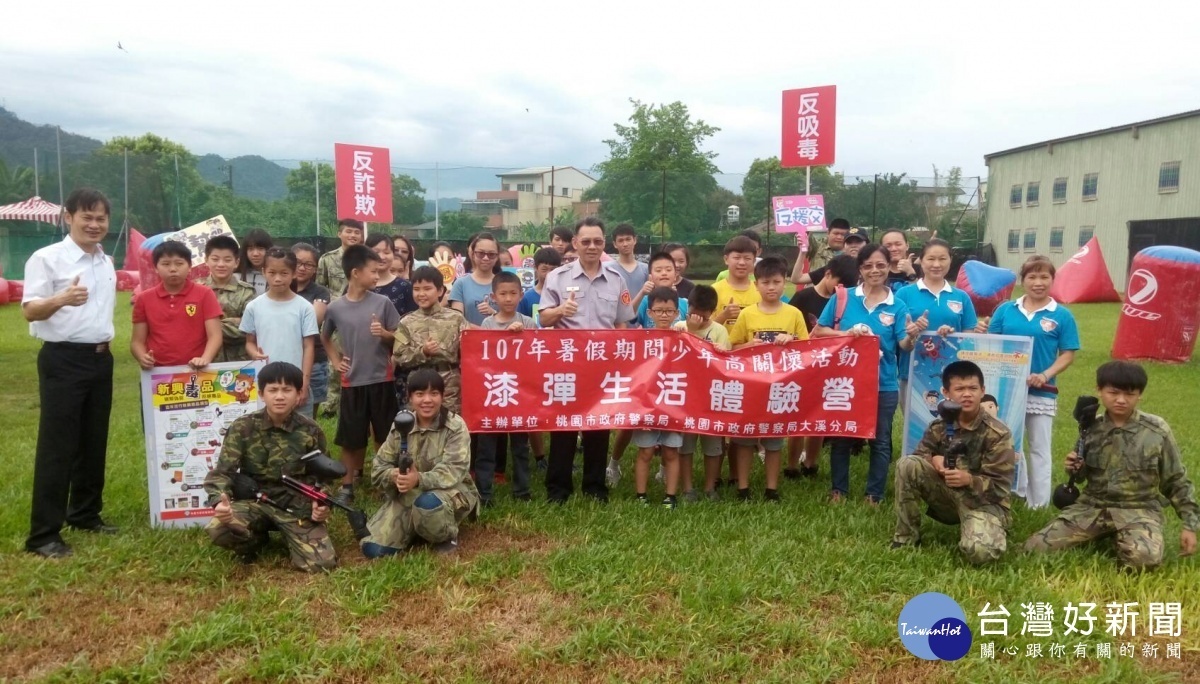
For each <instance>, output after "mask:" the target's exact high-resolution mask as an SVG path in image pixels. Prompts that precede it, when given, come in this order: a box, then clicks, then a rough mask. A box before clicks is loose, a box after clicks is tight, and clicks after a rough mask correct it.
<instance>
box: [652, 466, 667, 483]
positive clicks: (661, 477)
mask: <svg viewBox="0 0 1200 684" xmlns="http://www.w3.org/2000/svg"><path fill="white" fill-rule="evenodd" d="M666 477H667V471H666V470H664V469H663V467H662V466H661V465H660V466H658V472H657V473H655V474H654V481H655V482H658V483H659V484H662V481H663V480H665V479H666Z"/></svg>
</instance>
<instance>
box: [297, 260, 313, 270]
mask: <svg viewBox="0 0 1200 684" xmlns="http://www.w3.org/2000/svg"><path fill="white" fill-rule="evenodd" d="M316 267H317V265H316V264H315V263H313V262H311V261H297V262H296V268H298V269H299V268H316Z"/></svg>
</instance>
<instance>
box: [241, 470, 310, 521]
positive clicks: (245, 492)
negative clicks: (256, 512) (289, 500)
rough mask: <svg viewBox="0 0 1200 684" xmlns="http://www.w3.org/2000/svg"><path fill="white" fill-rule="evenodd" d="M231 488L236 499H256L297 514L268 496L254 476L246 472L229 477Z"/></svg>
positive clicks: (261, 502)
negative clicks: (259, 486)
mask: <svg viewBox="0 0 1200 684" xmlns="http://www.w3.org/2000/svg"><path fill="white" fill-rule="evenodd" d="M229 480H230V489H231V490H232V491H233V500H234V501H255V502H258V503H260V504H266V505H268V506H274V507H275V508H278V509H279V510H281V511H284V512H286V513H290V514H292V515H295V514H296V512H295V511H293V510H292V509H290V508H288V507H287V506H284V505H283V504H281V503H279V502H278V501H276V500H274V499H272V498H271V497H269V496H267V495H266V494H265V493H264V492H263V491H262V490H261V489H259V488H258V483H257V482H255V481H254V478H252V477H250V476H249V475H247V474H245V473H234V474H233V475H231V476H230V477H229Z"/></svg>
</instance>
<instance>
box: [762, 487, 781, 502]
mask: <svg viewBox="0 0 1200 684" xmlns="http://www.w3.org/2000/svg"><path fill="white" fill-rule="evenodd" d="M763 499H765V500H767V501H771V502H773V503H782V502H783V499H781V498H779V490H778V489H768V490H766V491H764V492H763Z"/></svg>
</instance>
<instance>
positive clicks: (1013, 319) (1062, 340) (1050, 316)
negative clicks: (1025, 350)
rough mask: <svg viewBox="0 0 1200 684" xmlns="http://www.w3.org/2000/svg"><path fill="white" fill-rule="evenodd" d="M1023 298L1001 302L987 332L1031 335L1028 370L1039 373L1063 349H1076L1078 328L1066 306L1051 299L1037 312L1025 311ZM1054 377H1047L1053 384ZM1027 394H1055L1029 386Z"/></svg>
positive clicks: (1052, 363) (1051, 364) (1077, 346)
mask: <svg viewBox="0 0 1200 684" xmlns="http://www.w3.org/2000/svg"><path fill="white" fill-rule="evenodd" d="M1024 304H1025V298H1024V297H1019V298H1017V299H1015V300H1013V301H1011V302H1004V303H1003V304H1001V305H1000V307H999V308H997V309H996V312H995V313H993V314H992V322H991V323H989V324H988V332H990V333H996V334H998V335H1020V336H1022V337H1032V338H1033V359H1032V363H1031V364H1030V369H1029V372H1030V373H1041V372H1043V371H1045V370H1046V369H1047V368H1049V367H1050V366H1053V365H1054V361H1055V359H1057V358H1058V355H1059V354H1060V353H1061V352H1064V351H1076V350H1078V349H1079V327H1078V326H1076V325H1075V317H1074V316H1072V315H1071V312H1070V311H1067V307H1065V306H1063V305H1061V304H1059V303H1058V302H1056V301H1054V299H1053V298H1051V299H1050V302H1049V303H1048V304H1046V306H1043V307H1042V308H1040V309H1038V310H1037V311H1026V310H1025V306H1024ZM1055 380H1056V378H1051V379H1050V384H1051V385H1054V384H1055V382H1054V381H1055ZM1029 393H1030V394H1032V395H1034V396H1039V397H1054V396H1057V395H1056V394H1055V393H1053V392H1047V391H1045V390H1040V389H1034V388H1032V387H1031V388H1029Z"/></svg>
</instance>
